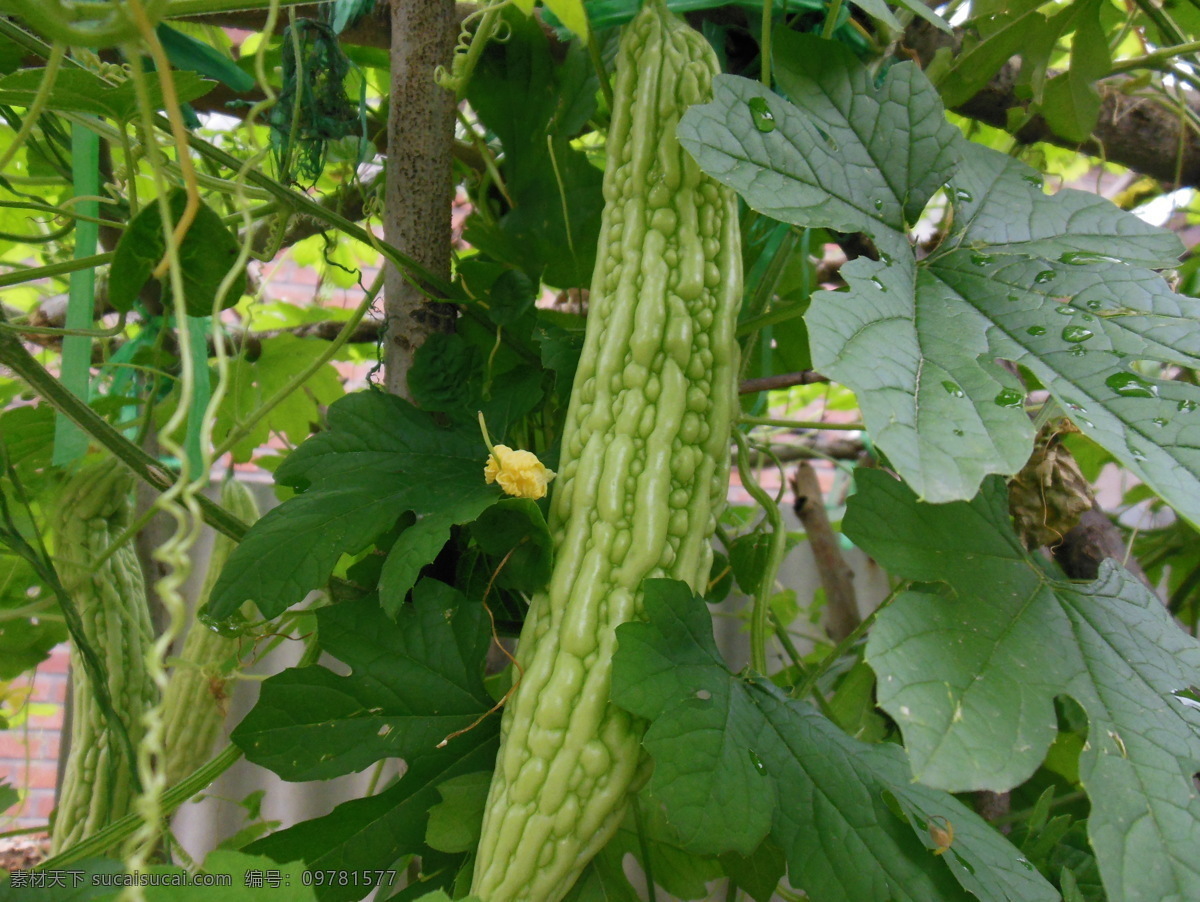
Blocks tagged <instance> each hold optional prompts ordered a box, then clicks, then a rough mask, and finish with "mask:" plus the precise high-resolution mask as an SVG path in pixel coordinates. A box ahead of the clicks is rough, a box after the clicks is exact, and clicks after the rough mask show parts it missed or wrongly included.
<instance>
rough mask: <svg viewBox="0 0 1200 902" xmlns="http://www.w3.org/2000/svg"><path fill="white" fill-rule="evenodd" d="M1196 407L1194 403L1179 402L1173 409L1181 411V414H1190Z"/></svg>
mask: <svg viewBox="0 0 1200 902" xmlns="http://www.w3.org/2000/svg"><path fill="white" fill-rule="evenodd" d="M1196 407H1197V404H1196V402H1195V401H1180V402H1179V403H1178V404H1176V405H1175V409H1176V410H1179V411H1182V412H1183V413H1191V412H1192V411H1193V410H1195V409H1196Z"/></svg>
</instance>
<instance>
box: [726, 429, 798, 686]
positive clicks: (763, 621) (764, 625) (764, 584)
mask: <svg viewBox="0 0 1200 902" xmlns="http://www.w3.org/2000/svg"><path fill="white" fill-rule="evenodd" d="M733 439H734V441H735V442H736V443H737V466H738V474H739V475H740V476H741V478H742V486H743V487H744V488H745V489H746V491H747V492H749V493H750V497H752V498H753V499H754V500H755V501H757V502H758V504H759V506H761V507H762V509H763V513H764V514H765V515H766V518H767V523H768V524H770V527H771V551H770V553H769V554H768V556H767V561H766V566H764V567H763V572H762V578H761V579H760V580H759V583H758V591H757V592H755V594H754V607H753V609H752V613H751V618H750V667H751V668H752V669H753V670H755V671H756V672H758V673H761V674H765V673H766V672H767V637H768V636H769V635H770V633H771V590H772V589H773V588H774V587H775V576H776V574H777V573H778V572H779V565H780V564H782V563H783V556H784V554H785V553H786V551H787V531H786V530H785V529H784V528H783V515H782V514H781V513H780V512H779V504H778V503H777V502H776V501H775V499H773V498H772V497H771V496H770V495H768V494H767V493H766V492H765V491H763V487H762V486H761V485H759V483H758V477H756V476H755V475H754V471H753V470H752V469H751V467H750V449H749V445H748V444H747V442H746V436H745V435H743V434H742V433H741V431H739V430H737V429H735V430H734V431H733Z"/></svg>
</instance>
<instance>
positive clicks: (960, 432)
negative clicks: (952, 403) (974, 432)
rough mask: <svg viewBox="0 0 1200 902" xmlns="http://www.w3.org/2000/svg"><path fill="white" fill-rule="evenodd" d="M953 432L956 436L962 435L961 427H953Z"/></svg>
mask: <svg viewBox="0 0 1200 902" xmlns="http://www.w3.org/2000/svg"><path fill="white" fill-rule="evenodd" d="M954 434H955V435H957V436H959V437H960V438H961V437H962V434H963V431H962V430H961V429H955V430H954Z"/></svg>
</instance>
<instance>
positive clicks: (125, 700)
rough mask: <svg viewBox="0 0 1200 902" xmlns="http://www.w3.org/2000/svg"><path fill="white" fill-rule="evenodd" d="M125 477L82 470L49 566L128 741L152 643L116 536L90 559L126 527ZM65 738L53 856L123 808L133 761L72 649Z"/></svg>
mask: <svg viewBox="0 0 1200 902" xmlns="http://www.w3.org/2000/svg"><path fill="white" fill-rule="evenodd" d="M132 491H133V475H132V474H131V473H130V472H129V471H128V470H126V469H125V468H124V467H123V466H121V465H120V464H119V463H118V462H117V461H115V460H108V461H104V462H103V463H100V464H95V465H91V466H88V467H85V468H84V469H82V470H81V471H80V472H79V473H77V474H76V475H75V476H73V477H72V478H71V479H70V480H68V481H67V483H66V484H65V485H64V487H63V490H62V494H61V495H60V497H59V500H58V506H57V510H56V512H55V514H56V520H57V523H56V527H55V533H54V534H55V552H54V564H55V569H56V571H57V572H58V577H59V579H60V580H61V581H62V584H63V588H64V589H66V591H67V594H68V595H70V597H71V599H72V601H73V602H74V604H75V607H76V610H77V611H78V613H79V617H80V620H81V622H82V627H83V632H84V635H85V636H86V637H87V640H88V643H89V644H90V645H91V647H92V648H93V649H95V651H96V653H97V654H98V655H99V656H100V659H101V663H102V664H103V667H104V671H105V673H106V674H107V679H108V692H109V695H110V697H111V699H112V704H113V708H114V710H115V711H116V712H117V715H118V716H119V717H120V719H121V723H122V724H123V725H124V727H125V731H126V732H127V733H128V734H129V739H130V742H131V743H132V744H133V746H134V747H135V748H136V747H137V744H138V742H139V741H140V740H141V738H142V735H143V733H144V732H145V728H144V727H143V726H142V714H143V713H144V712H145V711H146V709H147V708H149V707H151V706H152V705H153V704H154V702H155V700H156V699H157V697H158V693H157V690H156V687H155V685H154V682H153V680H151V678H150V676H149V674H148V673H147V672H146V663H145V655H146V651H147V650H148V649H149V648H150V646H151V643H152V642H153V627H152V626H151V623H150V611H149V608H148V606H147V604H146V589H145V584H144V582H143V581H142V569H141V566H140V565H139V564H138V559H137V553H136V552H135V551H134V547H133V543H132V542H126V543H125V544H123V545H122V546H121V547H120V548H119V549H117V551H116V552H115V553H113V554H112V555H111V556H110V557H109V558H108V559H107V560H106V561H105V562H104V563H103V564H101V565H100V566H99V567H96V566H95V562H96V561H97V560H99V559H100V558H101V556H102V555H103V554H104V553H105V552H107V551H108V549H109V548H110V546H111V545H112V544H113V543H114V542H115V541H116V539H117V538H118V537H119V536H120V535H121V534H122V532H124V531H125V529H126V527H128V526H129V522H130V512H131V504H132ZM71 685H72V689H71V704H72V708H71V745H70V752H69V755H68V758H67V763H66V767H65V769H64V771H63V780H62V786H61V788H60V790H59V796H58V805H57V807H56V810H55V815H54V824H53V831H52V840H51V854H52V855H57V854H58V853H59V852H61V851H63V850H64V849H67V848H70V847H71V846H73V845H75V844H76V843H78V842H79V841H80V840H82V839H85V838H86V837H88V836H91V835H92V834H93V833H96V832H98V831H99V830H101V829H102V828H103V827H105V826H106V825H108V824H110V823H112V822H113V821H115V820H117V819H118V818H121V817H124V816H125V815H126V814H128V813H129V812H130V811H132V810H133V800H134V795H135V791H134V788H135V786H136V781H135V780H134V773H133V762H131V761H130V760H129V757H128V755H126V754H125V751H124V749H123V747H122V745H121V742H120V739H119V737H118V735H117V734H116V733H115V732H114V731H113V730H112V728H111V727H110V726H109V725H108V724H107V723H106V722H105V718H104V715H103V713H102V712H101V710H100V708H99V706H98V705H97V704H96V698H95V694H94V692H93V689H92V685H91V678H90V676H89V675H88V673H87V671H86V670H85V669H84V665H83V660H82V657H81V656H80V654H79V651H78V649H77V648H75V646H74V645H72V647H71Z"/></svg>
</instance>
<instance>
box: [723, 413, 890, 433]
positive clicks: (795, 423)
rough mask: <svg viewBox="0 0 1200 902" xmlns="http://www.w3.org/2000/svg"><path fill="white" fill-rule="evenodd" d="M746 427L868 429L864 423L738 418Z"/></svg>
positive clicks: (854, 430) (848, 430)
mask: <svg viewBox="0 0 1200 902" xmlns="http://www.w3.org/2000/svg"><path fill="white" fill-rule="evenodd" d="M738 422H739V423H741V424H743V425H745V426H777V427H779V428H780V429H830V430H833V431H835V432H837V431H839V430H840V431H842V432H862V431H863V430H864V429H866V428H867V427H866V426H865V425H863V424H862V423H826V422H824V421H822V420H784V419H777V418H775V417H751V416H741V417H738Z"/></svg>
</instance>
